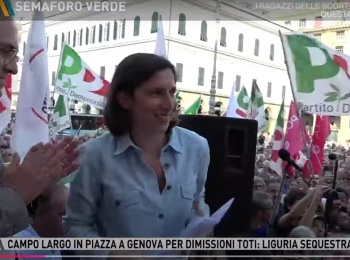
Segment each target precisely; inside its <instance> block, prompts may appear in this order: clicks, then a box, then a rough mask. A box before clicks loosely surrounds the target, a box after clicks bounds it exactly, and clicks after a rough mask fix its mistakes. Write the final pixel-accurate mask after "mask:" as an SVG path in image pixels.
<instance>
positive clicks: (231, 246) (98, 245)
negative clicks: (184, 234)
mask: <svg viewBox="0 0 350 260" xmlns="http://www.w3.org/2000/svg"><path fill="white" fill-rule="evenodd" d="M0 241H1V243H2V245H3V248H4V250H121V251H123V250H133V251H148V250H153V251H154V250H157V251H163V250H165V251H167V250H173V251H174V250H247V249H249V250H270V251H273V250H350V238H315V239H310V238H307V239H306V238H305V239H304V238H186V239H185V238H54V239H53V238H1V239H0Z"/></svg>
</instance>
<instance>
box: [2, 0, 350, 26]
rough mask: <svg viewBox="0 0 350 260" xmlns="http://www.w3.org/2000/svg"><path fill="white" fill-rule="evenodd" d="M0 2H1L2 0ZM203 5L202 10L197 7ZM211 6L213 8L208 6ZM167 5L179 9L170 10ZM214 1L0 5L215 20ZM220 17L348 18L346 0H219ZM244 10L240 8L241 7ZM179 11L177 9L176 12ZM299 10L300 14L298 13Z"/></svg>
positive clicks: (20, 11)
mask: <svg viewBox="0 0 350 260" xmlns="http://www.w3.org/2000/svg"><path fill="white" fill-rule="evenodd" d="M1 2H3V4H1ZM200 5H203V11H199V9H198V7H199V6H200ZM210 6H211V7H212V8H210V9H212V12H209V11H204V10H208V7H210ZM169 8H170V9H172V10H179V11H176V13H175V12H174V13H171V14H170V13H169ZM215 8H216V1H213V0H201V1H197V2H196V6H194V5H192V4H191V2H190V1H189V2H188V3H185V2H184V1H181V0H175V1H172V0H150V1H139V0H125V1H119V0H108V1H102V0H45V1H41V2H38V1H37V0H26V1H23V0H1V1H0V9H1V11H2V13H3V14H4V15H6V16H12V17H14V18H15V19H17V20H22V21H30V20H31V19H32V14H33V12H34V11H35V10H41V11H43V12H44V16H45V19H46V20H54V21H74V20H85V21H93V20H95V21H96V20H97V21H106V20H115V19H116V17H118V19H126V20H130V21H133V20H134V18H135V17H136V16H139V17H140V19H141V21H151V20H152V14H153V13H154V12H158V14H159V15H162V20H163V21H167V20H174V21H178V20H179V14H180V13H184V14H185V15H186V20H187V21H202V20H205V21H215V19H216V17H215ZM220 9H221V13H222V16H221V17H220V19H221V20H227V21H235V20H237V21H241V20H255V21H261V19H259V16H261V17H263V18H265V19H269V20H272V21H285V20H286V19H287V18H288V16H291V17H295V11H299V13H301V14H303V15H304V14H305V17H298V18H295V19H297V20H298V21H299V19H303V18H305V19H315V17H322V18H323V19H324V20H334V21H338V20H344V19H346V18H350V3H349V1H348V0H339V1H335V0H316V1H306V0H297V1H296V0H294V1H290V0H289V1H286V0H250V1H246V0H236V1H232V2H228V1H223V2H221V6H220ZM242 10H243V11H242ZM177 12H178V13H177ZM301 14H300V15H301Z"/></svg>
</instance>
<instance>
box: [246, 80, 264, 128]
mask: <svg viewBox="0 0 350 260" xmlns="http://www.w3.org/2000/svg"><path fill="white" fill-rule="evenodd" d="M265 117H266V116H265V108H264V98H263V95H262V93H261V91H260V89H259V87H258V84H257V83H256V81H253V86H252V92H251V96H250V109H249V118H251V119H255V120H256V121H258V130H261V129H263V128H264V127H265V125H266V118H265Z"/></svg>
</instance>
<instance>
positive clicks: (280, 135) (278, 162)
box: [270, 100, 285, 175]
mask: <svg viewBox="0 0 350 260" xmlns="http://www.w3.org/2000/svg"><path fill="white" fill-rule="evenodd" d="M284 114H285V111H284V100H283V101H282V104H281V107H280V111H279V113H278V117H277V122H276V128H275V132H274V138H273V147H272V153H271V161H270V168H271V170H273V171H275V172H276V173H277V174H279V175H282V172H283V169H282V163H283V161H282V159H281V158H279V156H278V151H279V150H280V149H283V146H284V129H283V128H284Z"/></svg>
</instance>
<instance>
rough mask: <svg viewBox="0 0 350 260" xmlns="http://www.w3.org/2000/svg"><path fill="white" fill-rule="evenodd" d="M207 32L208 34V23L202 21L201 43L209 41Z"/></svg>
mask: <svg viewBox="0 0 350 260" xmlns="http://www.w3.org/2000/svg"><path fill="white" fill-rule="evenodd" d="M207 32H208V25H207V22H206V21H202V23H201V37H200V40H201V41H203V42H206V41H207V40H208V37H207Z"/></svg>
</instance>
